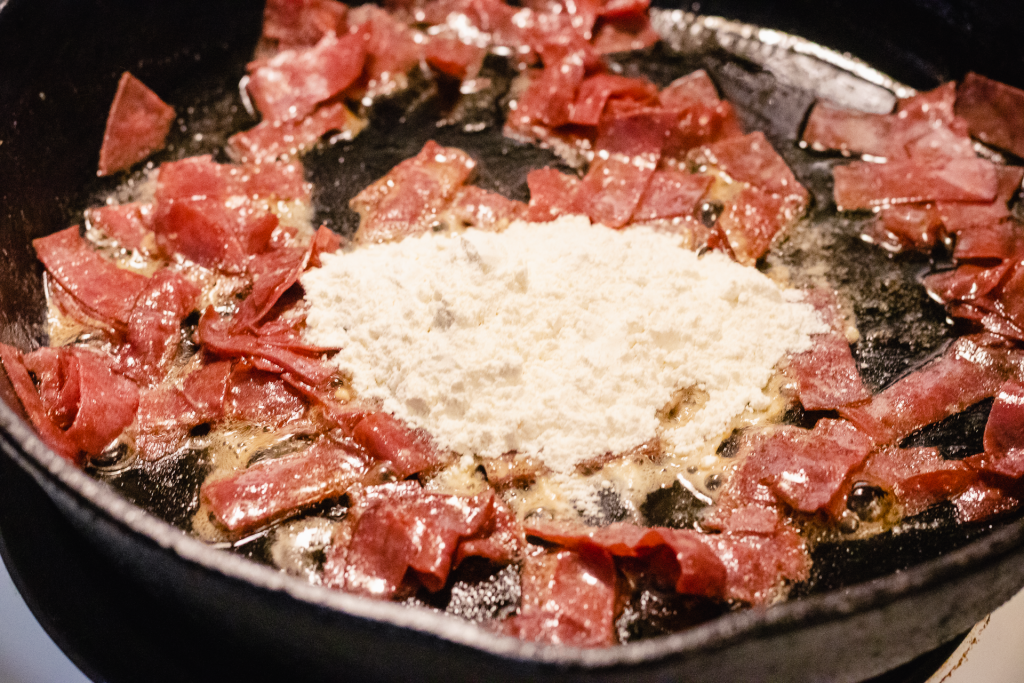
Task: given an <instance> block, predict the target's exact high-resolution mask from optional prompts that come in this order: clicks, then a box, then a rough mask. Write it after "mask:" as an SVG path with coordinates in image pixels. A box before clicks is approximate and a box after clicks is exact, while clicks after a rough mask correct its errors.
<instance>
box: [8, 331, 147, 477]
mask: <svg viewBox="0 0 1024 683" xmlns="http://www.w3.org/2000/svg"><path fill="white" fill-rule="evenodd" d="M36 353H39V352H36ZM44 353H45V354H46V356H45V357H44V359H43V360H42V363H41V364H37V363H36V361H35V359H34V358H33V357H32V356H33V354H29V355H27V356H25V357H24V363H23V365H22V367H26V366H27V367H28V368H33V367H36V368H39V367H40V365H43V366H45V368H46V369H47V370H48V371H47V372H43V373H41V374H40V375H39V379H40V381H41V382H42V386H41V387H40V389H39V391H38V394H37V395H38V397H39V399H40V402H39V403H38V404H35V401H34V400H33V399H32V397H31V396H27V397H26V396H22V391H20V390H19V391H18V397H19V398H21V399H22V404H23V405H26V411H28V410H29V407H28V406H29V405H30V404H35V405H36V406H42V407H43V408H44V411H45V415H39V416H37V417H38V419H40V420H41V419H42V418H44V416H45V419H47V420H48V421H50V423H51V424H52V425H53V426H54V427H56V428H57V429H63V432H62V435H63V438H59V439H58V440H57V447H56V448H54V450H58V448H59V449H60V450H58V453H59V454H61V455H63V456H64V457H66V458H68V459H69V460H72V461H77V456H78V454H79V453H84V454H85V455H86V456H91V455H98V454H99V453H101V452H102V451H103V449H104V448H106V447H107V446H108V445H109V444H110V442H111V441H113V440H114V439H115V438H117V437H118V436H119V435H120V434H121V432H123V431H124V429H125V427H127V426H128V425H130V424H131V423H132V422H133V421H134V420H135V411H136V409H137V408H138V405H139V391H138V388H137V387H136V386H135V384H134V383H133V382H132V381H131V380H128V379H125V378H124V377H122V376H120V375H117V374H114V372H113V371H112V370H111V369H110V365H111V363H112V362H113V359H112V358H110V357H109V356H107V355H106V354H100V353H99V352H96V351H92V350H90V349H86V348H82V347H62V348H60V349H58V350H57V351H56V358H54V357H53V355H51V354H50V353H49V352H44ZM3 359H4V363H5V367H7V371H8V375H11V366H8V365H7V361H8V360H10V361H11V363H12V365H13V366H14V367H15V373H17V372H18V368H17V364H18V360H19V359H18V358H17V353H16V351H15V350H14V349H12V348H10V347H7V348H6V349H5V355H4V357H3ZM57 365H59V370H58V369H57ZM55 370H56V371H55ZM21 379H22V380H23V379H24V377H22V378H21ZM30 382H31V380H30ZM12 384H14V386H15V388H16V390H18V389H19V386H20V384H19V383H16V382H15V381H14V379H13V378H12ZM28 386H31V384H29V385H26V386H22V387H21V388H22V389H26V390H27V389H28ZM32 393H36V389H35V388H34V387H33V388H32ZM26 398H28V403H27V404H26ZM47 402H49V403H50V405H49V406H47V405H46V403H47ZM50 415H52V416H53V417H55V418H57V422H54V421H53V419H52V418H51V417H50ZM30 416H31V413H30ZM36 420H37V418H33V424H36ZM38 428H39V427H38V426H37V429H38ZM40 432H41V434H43V433H50V434H52V430H50V429H48V428H47V429H44V430H40ZM44 438H45V437H44ZM66 441H70V442H71V443H72V444H74V446H75V449H74V451H73V452H71V451H69V450H65V449H66V448H67V442H66ZM48 445H49V444H48Z"/></svg>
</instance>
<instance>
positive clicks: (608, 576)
mask: <svg viewBox="0 0 1024 683" xmlns="http://www.w3.org/2000/svg"><path fill="white" fill-rule="evenodd" d="M522 591H523V596H522V600H521V601H520V606H519V613H518V614H516V615H515V616H513V617H511V618H510V619H506V620H505V621H503V622H501V624H500V626H499V629H500V630H501V632H502V633H506V634H508V635H511V636H514V637H516V638H520V639H522V640H529V641H540V642H546V643H552V644H556V645H568V646H571V647H605V646H608V645H612V644H613V643H614V642H615V630H614V625H615V624H614V621H615V608H616V603H617V599H618V588H617V577H616V573H615V564H614V562H613V561H612V558H611V556H610V555H608V554H607V553H605V552H602V551H593V550H591V551H582V552H577V551H572V550H560V551H557V552H550V553H546V552H543V551H541V550H540V549H536V550H535V552H533V553H530V554H528V555H527V558H526V562H525V564H524V567H523V571H522Z"/></svg>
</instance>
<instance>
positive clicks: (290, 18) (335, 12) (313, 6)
mask: <svg viewBox="0 0 1024 683" xmlns="http://www.w3.org/2000/svg"><path fill="white" fill-rule="evenodd" d="M347 11H348V7H346V6H345V5H344V4H342V3H340V2H336V1H335V0H270V1H269V2H267V4H266V7H264V8H263V37H264V38H269V39H271V40H275V41H277V46H278V49H281V50H286V49H291V48H297V47H312V46H313V45H316V44H317V42H319V41H320V39H321V38H323V37H324V36H325V35H327V34H328V33H331V32H334V33H338V34H341V33H344V32H345V28H346V23H345V15H346V13H347Z"/></svg>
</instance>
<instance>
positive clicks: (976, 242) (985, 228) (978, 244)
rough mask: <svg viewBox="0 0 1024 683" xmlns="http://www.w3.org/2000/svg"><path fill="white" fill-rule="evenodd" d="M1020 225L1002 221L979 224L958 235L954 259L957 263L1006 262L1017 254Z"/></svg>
mask: <svg viewBox="0 0 1024 683" xmlns="http://www.w3.org/2000/svg"><path fill="white" fill-rule="evenodd" d="M1019 226H1020V224H1019V223H1017V222H1015V221H1010V220H1000V221H996V222H993V223H988V224H979V225H976V226H974V227H972V228H969V229H966V230H962V231H961V232H959V233H958V234H957V237H956V246H955V247H954V249H953V258H955V259H956V260H957V261H990V260H993V259H994V260H998V261H1004V260H1008V259H1012V258H1013V256H1014V254H1016V253H1017V249H1018V241H1019V238H1020V227H1019Z"/></svg>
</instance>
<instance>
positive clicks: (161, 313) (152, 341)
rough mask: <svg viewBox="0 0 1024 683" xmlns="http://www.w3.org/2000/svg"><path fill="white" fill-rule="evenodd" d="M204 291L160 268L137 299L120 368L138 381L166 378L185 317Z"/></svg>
mask: <svg viewBox="0 0 1024 683" xmlns="http://www.w3.org/2000/svg"><path fill="white" fill-rule="evenodd" d="M199 295H200V291H199V288H198V287H196V286H195V285H194V284H192V283H191V282H189V281H188V280H186V279H185V278H184V277H182V276H181V275H179V274H178V273H175V272H173V271H170V270H166V269H164V270H160V271H157V273H156V274H155V275H153V277H152V278H150V280H149V282H148V283H147V285H146V288H145V289H144V290H142V292H141V293H140V294H139V297H138V298H137V299H136V300H135V306H134V308H133V309H132V314H131V316H130V317H129V319H128V334H127V337H126V339H125V341H126V345H125V346H124V347H122V350H121V355H120V359H119V360H120V363H119V368H120V369H121V371H122V372H123V373H124V374H125V375H127V376H129V377H131V378H132V379H134V380H135V381H137V382H140V383H142V382H149V383H153V382H157V381H159V380H160V379H161V378H163V376H164V374H165V373H166V370H167V367H168V365H169V363H170V362H171V360H173V358H174V355H175V353H176V352H177V349H178V344H179V343H180V341H181V321H182V320H184V319H185V317H186V316H188V314H189V313H191V312H192V311H193V310H195V308H196V305H197V304H198V302H199Z"/></svg>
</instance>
